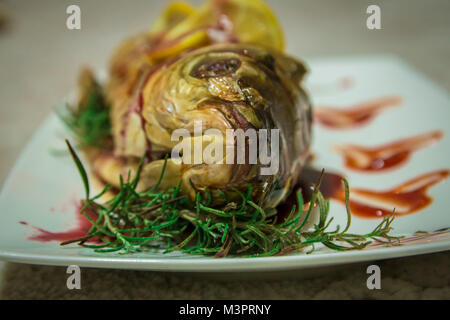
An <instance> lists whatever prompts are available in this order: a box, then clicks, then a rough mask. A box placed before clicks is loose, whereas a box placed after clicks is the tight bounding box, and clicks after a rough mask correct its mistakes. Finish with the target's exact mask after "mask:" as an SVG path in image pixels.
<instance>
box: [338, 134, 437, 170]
mask: <svg viewBox="0 0 450 320" xmlns="http://www.w3.org/2000/svg"><path fill="white" fill-rule="evenodd" d="M442 137H443V133H442V131H432V132H428V133H423V134H420V135H417V136H414V137H410V138H407V139H402V140H398V141H395V142H392V143H389V144H386V145H382V146H377V147H371V148H368V147H362V146H357V145H339V146H335V150H336V151H337V152H339V153H340V154H341V155H342V156H343V157H344V163H345V166H346V167H347V168H350V169H353V170H358V171H368V172H375V171H382V170H386V169H390V168H393V167H396V166H398V165H401V164H403V163H405V162H406V161H407V160H408V159H409V158H410V156H411V154H412V153H413V152H414V151H417V150H419V149H422V148H425V147H428V146H430V145H432V144H433V143H435V142H437V141H439V140H440V139H441V138H442Z"/></svg>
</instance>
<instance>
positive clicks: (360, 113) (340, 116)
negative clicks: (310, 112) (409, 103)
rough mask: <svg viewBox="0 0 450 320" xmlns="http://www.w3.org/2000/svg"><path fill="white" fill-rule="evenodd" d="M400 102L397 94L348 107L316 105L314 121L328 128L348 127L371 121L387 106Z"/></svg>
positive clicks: (400, 99)
mask: <svg viewBox="0 0 450 320" xmlns="http://www.w3.org/2000/svg"><path fill="white" fill-rule="evenodd" d="M401 102H402V98H401V97H399V96H388V97H383V98H380V99H375V100H370V101H366V102H362V103H359V104H356V105H353V106H351V107H349V108H336V107H328V106H323V107H317V108H316V109H315V111H314V118H315V121H316V122H318V123H319V124H321V125H322V126H325V127H327V128H330V129H350V128H354V127H359V126H362V125H365V124H367V123H369V122H371V121H372V120H373V119H374V118H375V117H376V116H377V115H379V114H380V113H381V112H383V111H385V110H386V109H387V108H392V107H395V106H398V105H399V104H400V103H401Z"/></svg>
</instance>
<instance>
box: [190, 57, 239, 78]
mask: <svg viewBox="0 0 450 320" xmlns="http://www.w3.org/2000/svg"><path fill="white" fill-rule="evenodd" d="M240 66H241V61H240V60H239V59H236V58H228V59H211V58H208V59H204V60H203V61H200V62H199V63H198V64H197V65H196V66H195V67H194V68H193V69H192V71H191V73H190V75H191V76H192V77H195V78H199V79H207V78H215V77H222V76H227V75H231V74H233V73H234V72H236V70H238V69H239V67H240Z"/></svg>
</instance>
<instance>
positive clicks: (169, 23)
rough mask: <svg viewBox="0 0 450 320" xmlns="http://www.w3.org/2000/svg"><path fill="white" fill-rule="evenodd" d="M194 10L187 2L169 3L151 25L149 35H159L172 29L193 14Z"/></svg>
mask: <svg viewBox="0 0 450 320" xmlns="http://www.w3.org/2000/svg"><path fill="white" fill-rule="evenodd" d="M195 12H196V10H195V8H194V7H193V6H192V5H191V4H190V3H188V2H185V1H175V2H172V3H170V4H169V5H168V6H167V7H166V8H165V9H164V12H163V13H162V14H161V15H160V16H159V18H158V19H157V20H156V21H155V22H154V23H153V26H152V28H151V29H150V32H151V33H154V34H156V33H160V32H164V31H167V30H169V29H170V28H173V27H174V26H176V25H177V24H179V23H180V22H182V21H183V20H185V19H186V18H187V17H189V16H192V15H193V14H195Z"/></svg>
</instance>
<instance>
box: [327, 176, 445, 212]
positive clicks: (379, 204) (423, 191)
mask: <svg viewBox="0 0 450 320" xmlns="http://www.w3.org/2000/svg"><path fill="white" fill-rule="evenodd" d="M448 175H449V170H447V169H444V170H437V171H432V172H429V173H426V174H424V175H421V176H419V177H417V178H414V179H412V180H409V181H407V182H405V183H403V184H401V185H399V186H397V187H395V188H393V189H391V190H387V191H371V190H366V189H356V188H355V189H353V188H352V189H351V190H350V210H351V212H352V214H353V215H356V216H359V217H364V218H380V217H384V216H386V215H389V214H391V213H392V211H393V210H394V208H395V215H396V216H404V215H407V214H411V213H413V212H417V211H419V210H422V209H424V208H425V207H427V206H429V205H430V204H431V203H432V201H433V199H432V198H431V197H430V196H429V195H428V194H427V191H428V189H429V188H430V187H432V186H433V185H435V184H437V183H439V182H441V181H443V180H444V179H446V178H448ZM332 198H334V199H336V200H338V201H340V202H342V203H344V202H345V197H344V190H343V189H342V188H341V189H340V190H339V192H337V193H336V194H335V195H334V196H332Z"/></svg>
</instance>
